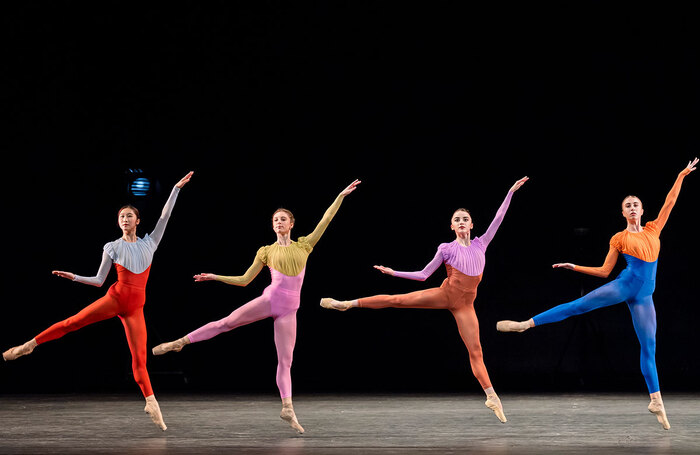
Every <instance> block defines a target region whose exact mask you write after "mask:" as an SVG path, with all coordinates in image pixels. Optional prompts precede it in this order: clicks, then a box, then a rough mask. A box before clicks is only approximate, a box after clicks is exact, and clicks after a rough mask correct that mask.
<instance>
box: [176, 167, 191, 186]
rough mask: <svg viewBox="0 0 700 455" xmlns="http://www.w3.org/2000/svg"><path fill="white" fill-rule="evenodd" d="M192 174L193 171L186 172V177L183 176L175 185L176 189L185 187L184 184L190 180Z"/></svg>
mask: <svg viewBox="0 0 700 455" xmlns="http://www.w3.org/2000/svg"><path fill="white" fill-rule="evenodd" d="M192 174H194V171H190V172H188V173H187V175H186V176H184V177H183V178H182V179H181V180H180V181H179V182H177V183H176V184H175V186H176V187H178V188H182V187H183V186H185V183H187V182H189V181H190V179H191V178H192Z"/></svg>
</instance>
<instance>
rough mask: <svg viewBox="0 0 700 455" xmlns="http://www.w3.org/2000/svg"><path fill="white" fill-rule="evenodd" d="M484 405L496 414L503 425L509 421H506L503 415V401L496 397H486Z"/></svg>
mask: <svg viewBox="0 0 700 455" xmlns="http://www.w3.org/2000/svg"><path fill="white" fill-rule="evenodd" d="M484 404H485V405H486V407H487V408H489V409H490V410H492V411H493V412H494V414H496V417H498V420H500V421H501V423H506V422H507V421H508V419H506V415H505V414H504V413H503V405H501V400H500V399H499V398H498V397H497V396H496V395H490V396H488V397H486V401H485V402H484Z"/></svg>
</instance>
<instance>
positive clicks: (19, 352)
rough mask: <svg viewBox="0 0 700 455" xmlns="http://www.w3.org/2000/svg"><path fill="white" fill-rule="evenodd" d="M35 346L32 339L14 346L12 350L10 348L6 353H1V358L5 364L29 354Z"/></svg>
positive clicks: (34, 341)
mask: <svg viewBox="0 0 700 455" xmlns="http://www.w3.org/2000/svg"><path fill="white" fill-rule="evenodd" d="M36 346H37V343H36V340H35V339H34V338H32V339H31V340H29V341H27V342H26V343H24V344H21V345H19V346H15V347H14V348H10V349H8V350H7V351H5V352H3V353H2V358H3V359H4V360H5V362H7V361H10V360H15V359H17V358H18V357H22V356H23V355H28V354H31V353H32V351H34V348H35V347H36Z"/></svg>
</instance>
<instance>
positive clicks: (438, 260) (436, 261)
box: [374, 250, 442, 281]
mask: <svg viewBox="0 0 700 455" xmlns="http://www.w3.org/2000/svg"><path fill="white" fill-rule="evenodd" d="M440 264H442V252H441V251H440V250H438V252H437V253H436V254H435V257H434V258H433V260H432V261H430V263H429V264H428V265H426V266H425V268H424V269H423V270H421V271H420V272H400V271H398V270H394V269H391V268H389V267H384V266H383V265H375V266H374V268H375V269H377V270H379V271H380V272H382V273H385V274H387V275H391V276H396V277H399V278H406V279H408V280H416V281H425V280H426V279H428V277H429V276H430V275H432V274H433V273H434V272H435V271H436V270H437V268H438V267H440Z"/></svg>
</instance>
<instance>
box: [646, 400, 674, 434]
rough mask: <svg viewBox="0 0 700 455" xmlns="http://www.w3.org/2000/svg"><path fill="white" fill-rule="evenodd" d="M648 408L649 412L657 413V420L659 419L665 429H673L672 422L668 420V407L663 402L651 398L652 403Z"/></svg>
mask: <svg viewBox="0 0 700 455" xmlns="http://www.w3.org/2000/svg"><path fill="white" fill-rule="evenodd" d="M647 409H649V412H651V413H652V414H654V415H656V420H658V421H659V423H660V424H661V426H662V427H663V428H664V430H670V429H671V424H670V423H669V422H668V417H666V409H665V408H664V404H663V403H660V402H658V401H656V400H651V403H649V406H648V407H647Z"/></svg>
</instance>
